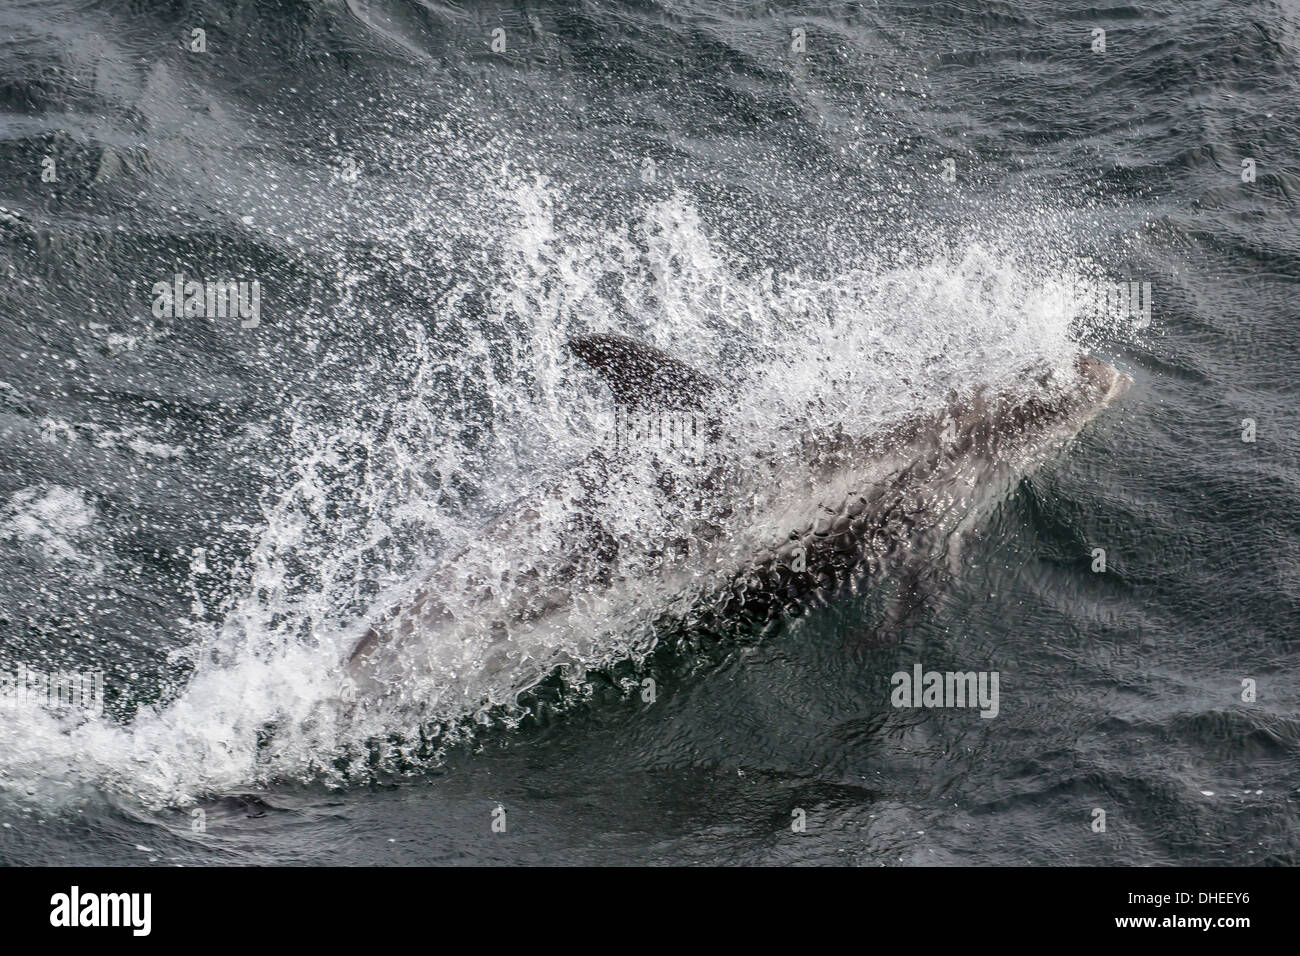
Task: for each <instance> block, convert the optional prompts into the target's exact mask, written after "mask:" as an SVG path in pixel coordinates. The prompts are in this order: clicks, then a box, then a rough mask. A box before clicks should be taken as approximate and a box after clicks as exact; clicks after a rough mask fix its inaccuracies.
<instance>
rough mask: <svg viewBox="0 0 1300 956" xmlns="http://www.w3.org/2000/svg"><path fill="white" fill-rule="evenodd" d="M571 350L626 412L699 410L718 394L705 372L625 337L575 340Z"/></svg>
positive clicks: (572, 341) (578, 338) (582, 336)
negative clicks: (589, 368)
mask: <svg viewBox="0 0 1300 956" xmlns="http://www.w3.org/2000/svg"><path fill="white" fill-rule="evenodd" d="M569 348H570V349H572V350H573V354H574V355H576V356H578V358H580V359H582V360H583V361H584V362H585V363H586V364H587V365H589V366H591V368H592V370H593V371H595V372H596V374H597V375H599V376H600V377H601V378H603V379H604V380H605V382H606V383H607V384H608V385H609V387H610V388H611V389H613V390H614V401H615V402H617V403H618V404H620V405H624V406H627V407H629V408H644V409H648V410H649V409H653V410H661V411H701V410H703V409H704V408H705V407H706V405H707V403H708V399H709V398H710V396H711V395H713V393H714V392H716V391H717V390H718V384H719V383H718V382H716V381H715V380H713V379H711V378H709V376H707V375H705V374H704V373H703V372H697V371H696V370H695V369H693V368H691V367H690V366H689V365H687V364H686V363H685V362H683V361H681V360H680V359H675V358H673V357H672V356H671V355H669V354H668V353H667V352H664V351H662V350H661V349H657V348H655V347H654V346H652V345H644V344H642V343H641V342H638V341H636V340H635V339H630V338H628V337H627V336H625V335H615V334H613V333H611V332H604V333H599V334H596V335H578V336H575V337H574V338H571V339H569Z"/></svg>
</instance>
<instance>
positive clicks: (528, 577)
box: [346, 334, 1131, 698]
mask: <svg viewBox="0 0 1300 956" xmlns="http://www.w3.org/2000/svg"><path fill="white" fill-rule="evenodd" d="M568 344H569V347H570V349H571V351H572V352H573V353H574V354H575V355H576V356H578V358H580V359H581V360H582V361H583V362H584V363H585V364H586V365H587V366H589V367H590V368H591V369H592V370H593V371H594V372H595V373H596V374H598V375H599V376H600V377H601V378H602V379H603V380H604V382H605V383H606V384H608V386H609V387H610V389H611V390H612V392H613V395H614V400H615V429H614V441H613V448H612V449H611V448H608V447H607V448H603V449H597V450H596V451H593V452H592V453H591V454H590V455H588V456H587V458H586V459H584V460H583V461H582V462H581V463H580V464H579V465H578V466H577V468H576V469H575V470H574V473H573V475H572V476H571V479H570V480H568V481H567V482H565V483H564V484H563V486H562V487H558V488H552V489H549V490H548V491H546V492H545V493H544V494H542V495H541V496H540V498H538V499H537V500H535V501H533V502H531V503H528V504H526V505H524V506H522V507H520V508H519V509H517V510H516V511H514V512H512V513H510V514H508V515H506V516H505V517H504V518H502V519H499V520H497V521H495V522H492V523H490V524H489V525H488V526H486V527H485V528H483V529H482V531H481V533H480V535H479V536H478V537H477V538H476V539H475V544H474V545H471V546H470V547H469V548H466V549H462V550H461V551H459V552H456V553H454V554H452V555H450V556H449V557H447V558H445V559H443V560H442V561H440V563H439V565H438V566H437V567H436V568H435V569H434V570H433V572H432V573H431V574H430V575H429V577H428V578H427V579H426V580H425V581H424V583H423V584H422V585H421V586H420V587H419V589H418V590H416V591H415V593H414V595H413V596H412V597H411V598H410V599H409V600H407V601H405V602H403V603H401V604H398V605H397V606H394V607H392V608H391V609H389V610H388V611H387V612H385V613H384V614H383V615H381V616H380V618H379V619H378V620H376V621H374V622H373V623H372V625H371V626H370V627H369V629H368V630H367V631H366V633H365V634H364V636H362V637H361V638H360V640H358V641H357V643H356V644H355V646H354V648H353V649H352V651H351V653H350V655H349V657H348V659H347V662H346V665H347V670H348V672H349V674H350V675H351V676H352V677H353V679H354V680H355V681H356V683H357V687H358V690H359V691H360V692H361V693H362V695H363V696H366V697H370V698H376V697H377V698H383V697H386V696H388V695H390V694H394V693H400V690H401V688H402V686H403V684H404V682H405V681H406V680H407V679H409V677H410V676H411V675H412V674H413V673H416V672H420V671H425V672H427V671H430V670H441V671H443V672H444V673H453V674H454V673H458V672H463V671H465V670H474V671H475V672H476V673H478V674H479V675H480V676H482V677H483V678H484V679H485V680H486V679H488V678H490V677H492V676H493V675H499V674H502V673H505V674H507V675H508V677H509V679H510V681H511V683H512V687H511V690H510V692H511V693H514V694H517V693H518V692H519V691H522V690H524V689H526V687H527V686H529V685H531V684H532V683H535V682H536V681H537V680H539V679H541V677H544V676H545V675H546V674H547V673H549V672H550V671H551V670H553V669H554V668H555V667H556V666H560V665H563V664H569V663H578V662H577V661H575V660H573V659H572V658H571V657H570V656H569V654H568V653H567V652H565V651H558V652H551V651H550V650H549V649H550V648H552V647H555V646H557V645H556V644H555V643H553V642H548V641H546V640H544V639H538V635H539V634H540V635H545V634H546V633H547V632H548V629H552V630H551V631H550V633H561V632H563V631H564V630H565V629H566V628H569V627H572V626H573V621H572V619H571V618H570V615H571V614H572V613H573V612H574V610H575V607H576V606H578V605H580V604H583V603H590V602H592V601H599V600H600V599H601V597H602V595H604V594H605V593H606V592H609V591H611V590H612V589H615V588H617V587H618V586H620V584H621V585H624V586H626V585H628V584H633V585H634V584H635V583H637V581H639V580H641V579H646V578H653V579H655V581H654V587H655V590H654V591H653V596H654V597H657V598H659V599H660V600H663V599H664V598H665V596H666V595H675V594H682V595H686V597H685V598H684V599H683V601H682V602H678V604H679V606H678V609H677V610H678V611H679V612H684V613H688V614H691V613H696V612H697V611H699V610H700V609H701V608H704V609H705V610H706V611H707V612H709V613H714V612H716V613H718V614H721V615H724V616H732V615H744V616H746V617H759V618H771V617H772V616H773V615H780V614H783V613H788V612H789V611H791V610H792V609H798V608H801V607H807V606H809V605H810V604H812V603H817V602H822V601H825V600H827V599H829V597H830V596H832V595H834V594H835V593H836V591H837V590H838V589H839V588H840V587H841V586H842V585H844V584H845V583H846V582H847V583H852V582H854V581H856V580H861V579H862V578H864V577H867V578H879V579H882V580H887V579H890V578H895V579H901V582H902V587H903V590H904V591H905V592H908V591H913V590H915V585H916V580H917V577H918V575H919V574H920V573H922V570H923V569H924V568H925V567H926V566H927V565H932V564H933V563H934V561H935V558H936V557H937V556H938V555H941V554H945V553H946V554H947V556H948V558H949V559H950V560H951V559H952V558H953V557H954V556H955V555H956V554H957V553H958V549H957V546H958V545H959V543H960V540H961V534H962V532H963V531H964V530H965V529H966V528H968V527H970V526H971V525H973V523H974V522H975V521H976V520H977V518H978V516H979V515H980V514H981V513H982V512H983V511H984V510H985V508H986V507H987V506H988V505H989V504H990V503H992V502H995V501H997V500H999V499H1000V498H1001V497H1003V496H1005V494H1007V493H1009V491H1010V490H1011V489H1012V488H1014V486H1015V483H1016V482H1017V481H1018V480H1019V479H1020V477H1022V476H1023V475H1024V474H1026V473H1027V472H1028V471H1029V470H1031V469H1032V468H1034V467H1035V466H1036V465H1038V464H1040V463H1042V462H1043V461H1045V460H1047V459H1048V458H1050V457H1051V456H1052V455H1053V454H1055V453H1057V452H1058V451H1059V450H1060V449H1061V448H1062V447H1064V446H1065V445H1066V444H1068V442H1069V441H1070V440H1071V439H1072V438H1073V437H1074V436H1075V435H1076V434H1077V433H1078V432H1079V430H1080V429H1082V428H1083V426H1084V425H1085V424H1087V422H1089V421H1090V420H1091V419H1092V418H1094V417H1095V416H1096V415H1097V414H1098V413H1100V412H1101V411H1102V410H1103V409H1104V408H1105V407H1107V406H1108V405H1109V404H1110V403H1111V402H1112V401H1114V399H1115V398H1116V397H1118V396H1119V395H1120V394H1121V393H1123V391H1124V390H1125V389H1126V388H1127V387H1128V386H1129V384H1131V380H1130V379H1129V378H1128V377H1127V376H1125V375H1123V374H1122V373H1120V372H1118V371H1117V370H1116V369H1115V368H1113V367H1112V366H1110V365H1109V364H1107V363H1105V362H1103V361H1102V360H1100V359H1098V358H1095V357H1093V356H1091V355H1087V354H1081V355H1080V356H1079V357H1078V358H1077V359H1076V361H1075V362H1074V365H1073V367H1072V368H1071V369H1070V370H1069V371H1068V372H1067V373H1064V374H1055V375H1053V374H1050V373H1049V375H1047V376H1044V377H1043V379H1041V380H1040V383H1039V384H1040V386H1041V387H1040V388H1039V390H1038V391H1037V392H1036V393H1034V394H1033V395H1030V396H1029V397H1022V396H1017V395H1013V394H1011V393H1008V392H991V391H988V390H983V391H976V392H974V393H973V394H968V395H966V396H964V397H957V398H954V399H952V400H951V401H950V402H948V403H947V405H946V406H945V407H944V408H942V409H941V410H940V411H938V412H934V413H930V414H925V415H918V416H915V417H913V418H912V419H910V420H907V421H904V422H903V423H901V424H899V425H897V426H896V427H894V428H893V429H891V430H889V431H887V432H884V433H881V434H875V435H870V436H861V437H859V436H853V435H849V434H846V433H845V432H844V430H843V429H842V428H839V427H835V428H832V429H820V430H810V431H807V432H805V433H803V434H802V435H801V436H799V437H798V439H797V440H796V442H795V446H794V447H793V448H786V449H775V450H773V452H772V453H771V454H769V455H766V456H762V457H761V458H759V459H757V460H755V459H753V458H752V457H751V458H750V459H746V460H737V459H735V458H734V457H732V456H731V455H730V450H731V449H730V447H729V443H728V442H727V440H726V438H725V434H724V429H723V426H722V419H723V415H722V408H723V406H725V404H726V401H727V398H728V395H729V392H730V389H729V387H728V385H726V384H725V383H720V382H718V381H716V380H714V379H712V378H710V377H709V376H706V375H704V374H703V373H700V372H698V371H696V370H695V369H693V368H691V367H690V366H689V365H687V364H686V363H684V362H681V361H680V360H678V359H676V358H674V357H672V356H670V355H668V354H667V353H665V352H663V351H661V350H659V349H656V348H653V347H650V346H647V345H644V344H641V343H638V342H636V341H634V340H632V339H629V338H626V337H624V336H620V335H614V334H598V335H586V336H580V337H577V338H574V339H571V340H570V341H569V343H568ZM665 425H667V429H666V433H667V438H666V439H665V437H664V436H665ZM656 443H657V444H656ZM647 447H649V448H650V451H649V453H648V454H647V452H646V448H647ZM637 463H639V464H640V465H642V466H644V467H646V468H649V470H650V472H651V473H652V475H653V478H652V481H653V485H654V486H656V488H657V491H656V493H657V494H658V495H659V497H660V500H661V501H662V502H663V503H664V506H665V507H666V508H668V509H669V510H670V511H671V515H670V516H669V520H667V521H666V522H665V524H664V526H663V527H662V529H661V532H662V533H660V534H658V535H657V536H656V535H652V536H649V537H647V536H644V535H638V534H635V533H631V534H629V533H621V534H620V532H619V530H618V529H617V528H611V527H610V522H608V521H607V520H605V512H604V510H603V509H604V507H605V506H606V505H607V504H608V503H609V502H610V501H611V500H612V499H614V498H616V496H617V493H618V488H619V484H620V481H621V480H622V478H623V477H624V476H625V475H626V473H627V472H628V471H629V469H633V470H634V468H635V465H636V464H637ZM548 509H550V511H549V513H550V514H552V515H553V514H554V513H555V510H554V509H559V510H560V512H561V513H563V514H564V515H565V516H566V517H567V520H566V521H564V522H562V526H563V533H562V535H561V536H560V541H559V547H557V548H554V549H551V551H550V552H548V553H547V554H546V556H545V560H540V561H533V562H530V563H528V564H527V566H524V567H504V568H501V567H496V566H494V567H492V569H491V571H490V573H489V572H486V571H483V570H482V569H481V567H480V570H478V571H470V572H466V571H465V569H464V566H465V564H466V563H467V559H469V558H470V557H471V554H470V552H471V550H473V549H487V550H488V551H491V552H494V553H496V554H498V555H505V556H509V555H510V554H511V553H512V552H517V551H518V548H517V547H516V545H517V544H518V542H520V541H523V540H528V538H529V536H530V535H536V534H538V533H541V531H542V529H543V527H544V522H543V516H544V515H545V514H547V513H548ZM468 563H470V564H473V562H472V561H470V562H468ZM630 579H631V580H630ZM895 583H896V584H897V583H898V581H895ZM669 603H671V601H670V602H669ZM692 609H694V610H692ZM587 623H588V624H589V623H590V622H587ZM579 627H581V625H579ZM465 629H469V631H468V633H477V634H478V635H480V637H479V639H478V640H477V641H464V642H462V643H464V644H465V645H467V646H468V645H474V649H473V650H472V651H465V652H464V653H460V651H459V650H458V649H457V648H455V647H452V648H450V650H449V648H448V646H447V645H448V643H449V642H451V643H452V644H455V643H456V635H457V632H458V631H459V632H464V631H465ZM484 631H489V632H490V633H491V635H492V636H491V639H490V640H489V641H487V642H486V644H485V643H484V642H483V641H482V639H481V635H482V633H483V632H484ZM530 635H531V638H530ZM435 638H436V640H435ZM435 645H437V648H438V649H437V650H436V651H435V650H434V649H433V648H434V646H435ZM449 654H450V656H448V655H449ZM458 655H459V656H458ZM467 655H468V656H467ZM482 686H487V685H486V684H484V685H482ZM480 690H481V687H480ZM498 691H499V688H498ZM471 696H472V693H471Z"/></svg>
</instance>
